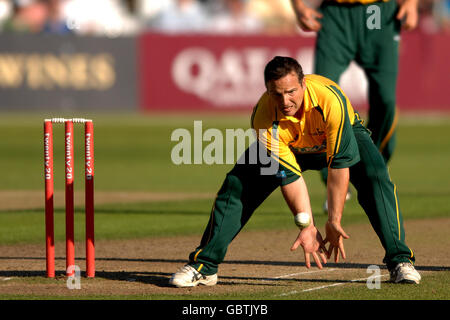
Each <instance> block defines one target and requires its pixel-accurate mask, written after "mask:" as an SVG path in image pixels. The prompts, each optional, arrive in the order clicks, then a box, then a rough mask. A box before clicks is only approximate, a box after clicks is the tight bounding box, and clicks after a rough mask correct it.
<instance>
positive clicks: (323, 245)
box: [320, 242, 328, 253]
mask: <svg viewBox="0 0 450 320" xmlns="http://www.w3.org/2000/svg"><path fill="white" fill-rule="evenodd" d="M320 250H321V251H322V252H324V253H328V250H327V247H326V246H325V242H322V243H321V244H320Z"/></svg>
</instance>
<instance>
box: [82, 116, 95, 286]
mask: <svg viewBox="0 0 450 320" xmlns="http://www.w3.org/2000/svg"><path fill="white" fill-rule="evenodd" d="M84 126H85V127H84V135H85V140H84V142H85V150H84V155H85V184H86V185H85V210H86V276H87V277H90V278H93V277H95V245H94V125H93V123H92V121H89V120H88V121H86V122H85V124H84Z"/></svg>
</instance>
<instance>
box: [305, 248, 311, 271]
mask: <svg viewBox="0 0 450 320" xmlns="http://www.w3.org/2000/svg"><path fill="white" fill-rule="evenodd" d="M305 265H306V268H308V269H309V268H311V259H310V257H309V253H306V252H305Z"/></svg>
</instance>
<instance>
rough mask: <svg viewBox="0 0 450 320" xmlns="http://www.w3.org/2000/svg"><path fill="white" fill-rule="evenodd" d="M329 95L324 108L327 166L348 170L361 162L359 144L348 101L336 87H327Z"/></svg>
mask: <svg viewBox="0 0 450 320" xmlns="http://www.w3.org/2000/svg"><path fill="white" fill-rule="evenodd" d="M327 89H328V90H329V93H330V94H329V95H328V98H327V100H326V106H325V107H324V109H325V112H324V117H325V122H326V128H327V165H328V167H330V168H336V169H338V168H348V167H350V166H352V165H354V164H355V163H357V162H358V161H359V160H360V156H359V150H358V144H357V142H356V138H355V135H354V133H353V128H352V124H351V121H350V118H349V114H348V103H349V102H348V99H347V98H346V97H345V95H344V94H343V93H342V92H341V91H340V90H339V89H338V88H337V87H335V86H327Z"/></svg>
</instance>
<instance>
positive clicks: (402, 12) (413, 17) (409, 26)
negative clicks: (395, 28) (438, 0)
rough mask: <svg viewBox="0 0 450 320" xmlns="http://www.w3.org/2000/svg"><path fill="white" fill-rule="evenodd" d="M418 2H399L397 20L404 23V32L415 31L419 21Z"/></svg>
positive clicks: (400, 0)
mask: <svg viewBox="0 0 450 320" xmlns="http://www.w3.org/2000/svg"><path fill="white" fill-rule="evenodd" d="M417 3H418V0H399V5H400V7H399V10H398V13H397V19H398V20H400V21H402V29H403V30H406V31H408V30H413V29H414V28H415V27H417V23H418V21H419V12H418V9H417Z"/></svg>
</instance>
